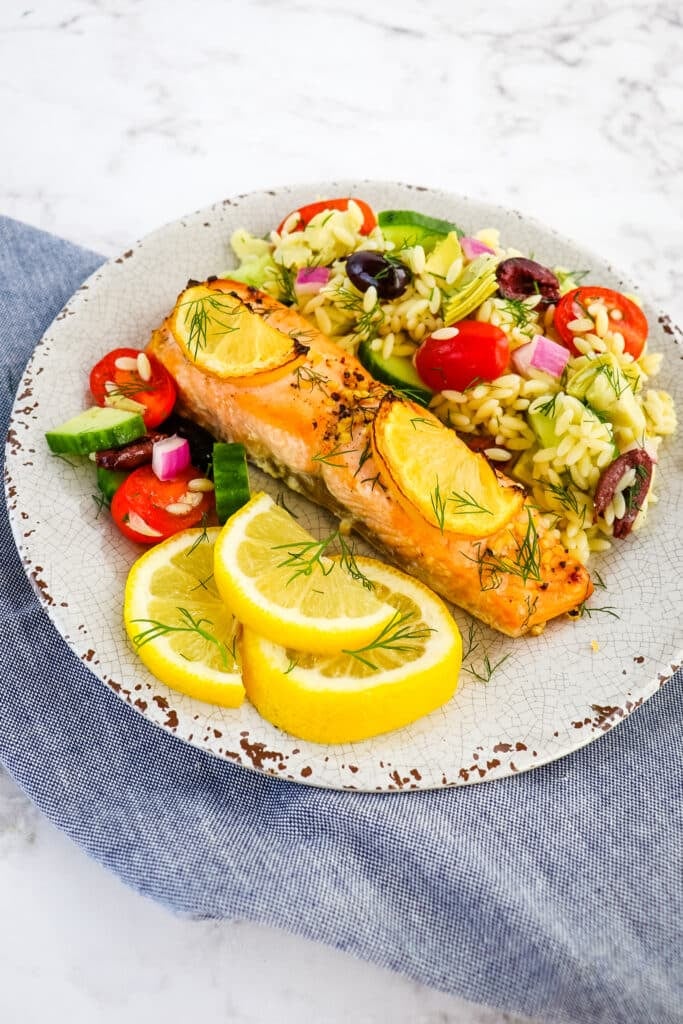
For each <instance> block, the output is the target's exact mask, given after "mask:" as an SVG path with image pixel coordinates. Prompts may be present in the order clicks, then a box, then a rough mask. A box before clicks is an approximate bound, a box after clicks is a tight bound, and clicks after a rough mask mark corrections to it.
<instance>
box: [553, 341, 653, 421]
mask: <svg viewBox="0 0 683 1024" xmlns="http://www.w3.org/2000/svg"><path fill="white" fill-rule="evenodd" d="M566 387H567V393H568V394H570V395H573V396H574V397H575V398H579V399H581V401H583V402H584V403H586V404H587V405H589V406H591V407H592V408H593V409H595V410H596V411H597V412H598V413H600V415H601V417H602V418H604V419H607V420H609V422H610V423H611V424H612V425H613V426H615V427H622V428H627V429H630V430H632V431H633V435H634V437H642V436H643V435H644V434H645V429H646V423H645V414H644V413H643V410H642V409H641V408H640V406H639V404H638V401H637V399H636V396H635V394H634V393H633V389H632V387H631V381H630V380H629V378H628V377H627V376H626V374H625V373H624V372H623V370H622V368H621V367H620V365H619V362H618V360H617V359H616V357H615V356H614V355H612V354H611V353H609V352H607V353H605V354H604V355H600V356H597V357H596V358H594V359H591V360H590V361H589V362H588V363H587V364H586V365H585V366H584V367H583V368H582V369H580V370H579V371H578V372H577V373H574V374H572V375H571V376H570V377H569V379H568V381H567V385H566Z"/></svg>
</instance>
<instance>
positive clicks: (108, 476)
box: [97, 466, 128, 505]
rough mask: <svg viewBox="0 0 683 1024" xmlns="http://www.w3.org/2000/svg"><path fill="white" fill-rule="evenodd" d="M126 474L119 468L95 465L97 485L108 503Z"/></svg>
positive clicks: (109, 503)
mask: <svg viewBox="0 0 683 1024" xmlns="http://www.w3.org/2000/svg"><path fill="white" fill-rule="evenodd" d="M127 476H128V473H124V472H123V470H120V469H105V468H104V466H98V467H97V486H98V488H99V491H100V493H101V494H103V495H104V498H105V500H106V502H107V504H108V505H111V499H112V498H113V497H114V495H115V494H116V492H117V491H118V489H119V487H120V486H121V484H122V483H123V481H124V480H125V479H126V477H127Z"/></svg>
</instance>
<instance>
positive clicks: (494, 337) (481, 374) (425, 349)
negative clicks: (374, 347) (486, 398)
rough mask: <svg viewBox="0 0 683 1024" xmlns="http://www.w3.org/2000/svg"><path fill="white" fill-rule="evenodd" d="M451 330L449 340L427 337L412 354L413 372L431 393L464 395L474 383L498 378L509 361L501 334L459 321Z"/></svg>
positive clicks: (507, 346)
mask: <svg viewBox="0 0 683 1024" xmlns="http://www.w3.org/2000/svg"><path fill="white" fill-rule="evenodd" d="M451 327H452V328H453V329H454V330H457V332H458V333H457V334H455V335H453V336H452V337H450V338H449V337H436V338H435V337H434V336H430V337H429V338H426V339H425V341H424V342H423V343H422V345H421V346H420V348H419V349H418V350H417V352H416V354H415V368H416V370H417V372H418V373H419V374H420V377H421V378H422V380H423V381H424V382H425V384H426V385H427V386H428V387H430V388H431V389H432V390H433V391H464V390H465V388H468V387H470V385H472V384H474V383H476V382H477V381H480V380H481V381H491V380H495V379H496V377H500V375H501V373H503V371H504V370H505V368H506V367H507V365H508V362H509V359H510V343H509V342H508V339H507V336H506V335H505V333H504V331H501V329H500V327H495V326H494V325H493V324H485V323H479V321H478V320H460V321H459V322H458V323H456V324H452V325H451ZM447 330H448V329H447V328H441V330H439V331H436V332H435V333H436V334H437V335H441V334H442V333H443V334H446V331H447Z"/></svg>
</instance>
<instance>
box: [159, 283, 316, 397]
mask: <svg viewBox="0 0 683 1024" xmlns="http://www.w3.org/2000/svg"><path fill="white" fill-rule="evenodd" d="M238 287H239V288H243V286H242V285H239V286H238ZM168 325H169V328H170V330H171V333H172V334H173V337H174V338H175V340H176V341H177V343H178V345H179V346H180V348H181V349H182V350H183V352H184V353H185V355H186V356H187V358H188V359H190V360H191V361H192V362H193V363H196V365H197V366H199V367H200V368H201V369H202V370H206V371H208V372H209V373H212V374H214V375H215V376H217V377H227V378H231V379H240V378H248V380H249V383H250V384H253V383H264V382H265V381H266V380H269V379H271V378H273V377H274V376H275V377H277V376H279V375H280V374H282V373H285V372H287V371H290V370H291V369H292V368H293V367H294V365H295V364H296V363H297V361H299V360H300V359H301V358H302V355H303V354H304V349H303V346H302V344H301V342H299V341H297V340H296V339H295V338H294V337H293V336H292V335H290V334H285V333H284V332H282V331H279V330H278V329H277V328H276V327H273V326H271V325H270V324H269V323H268V322H267V320H266V319H264V317H263V316H260V315H259V314H258V313H257V312H253V311H252V310H251V309H249V307H248V305H246V303H245V302H244V301H243V300H242V299H241V298H240V296H239V295H238V293H237V292H236V291H235V292H232V291H231V288H230V281H228V280H217V281H212V282H210V283H207V284H197V285H193V286H192V287H190V288H187V289H186V290H185V291H184V292H182V293H181V294H180V295H179V296H178V301H177V302H176V305H175V308H174V309H173V312H172V313H171V316H170V317H169V320H168Z"/></svg>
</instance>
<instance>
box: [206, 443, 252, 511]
mask: <svg viewBox="0 0 683 1024" xmlns="http://www.w3.org/2000/svg"><path fill="white" fill-rule="evenodd" d="M213 486H214V489H215V495H216V514H217V516H218V522H219V523H224V522H225V521H226V519H229V518H230V516H231V515H232V514H233V513H234V512H237V510H238V509H239V508H242V505H246V503H247V502H248V501H249V498H250V497H251V491H250V489H249V472H248V470H247V457H246V452H245V450H244V445H243V444H223V442H216V444H215V445H214V446H213Z"/></svg>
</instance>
